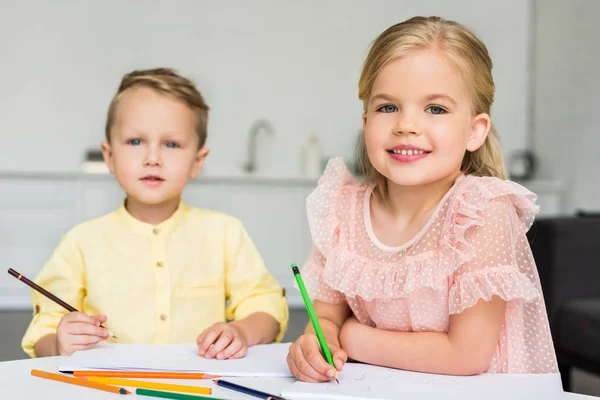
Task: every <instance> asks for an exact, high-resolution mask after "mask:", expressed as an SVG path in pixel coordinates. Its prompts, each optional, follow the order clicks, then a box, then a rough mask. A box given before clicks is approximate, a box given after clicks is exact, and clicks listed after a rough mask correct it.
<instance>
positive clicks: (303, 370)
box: [286, 333, 348, 382]
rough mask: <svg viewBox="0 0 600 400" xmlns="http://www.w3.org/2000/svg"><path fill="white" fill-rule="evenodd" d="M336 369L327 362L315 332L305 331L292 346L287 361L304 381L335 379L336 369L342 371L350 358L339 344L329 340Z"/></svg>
mask: <svg viewBox="0 0 600 400" xmlns="http://www.w3.org/2000/svg"><path fill="white" fill-rule="evenodd" d="M327 345H328V347H329V350H330V351H331V355H332V357H333V363H334V364H335V369H334V368H333V367H332V366H331V365H329V364H328V363H327V361H326V360H325V357H324V356H323V354H321V346H320V345H319V340H318V339H317V336H316V335H315V334H314V333H305V334H304V335H302V336H300V337H299V338H298V340H296V341H295V342H294V343H292V345H291V346H290V350H289V353H288V356H287V358H286V361H287V363H288V367H289V368H290V371H291V372H292V374H294V376H295V377H296V378H297V379H299V380H301V381H304V382H328V381H331V380H332V379H334V376H335V372H336V371H335V370H336V369H337V370H338V371H341V370H342V368H343V367H344V363H345V362H346V360H347V359H348V356H347V355H346V352H345V351H344V350H342V349H341V348H340V347H339V345H336V344H333V343H330V342H327Z"/></svg>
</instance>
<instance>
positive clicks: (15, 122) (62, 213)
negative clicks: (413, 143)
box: [0, 0, 600, 395]
mask: <svg viewBox="0 0 600 400" xmlns="http://www.w3.org/2000/svg"><path fill="white" fill-rule="evenodd" d="M414 15H439V16H442V17H445V18H449V19H454V20H457V21H458V22H461V23H463V24H465V25H467V26H468V27H470V28H471V29H472V30H474V31H475V33H476V34H478V35H479V37H480V38H481V39H482V40H483V41H484V42H485V43H486V45H487V46H488V49H489V51H490V54H491V57H492V59H493V61H494V70H493V74H494V79H495V83H496V87H497V94H496V100H495V103H494V107H493V109H492V120H493V121H494V123H495V124H496V126H497V128H498V130H499V132H500V136H501V140H502V144H503V148H504V152H505V157H506V162H507V165H508V167H509V170H510V172H511V175H512V177H513V179H514V180H517V181H518V182H519V183H521V184H523V185H525V186H526V187H528V188H529V189H530V190H532V191H534V192H536V193H537V194H538V196H539V199H538V203H539V205H540V207H541V211H540V215H539V224H536V225H534V227H533V229H532V231H531V232H530V235H531V238H530V239H531V241H532V247H533V248H534V254H535V257H536V261H537V262H538V268H539V269H540V275H541V277H542V283H543V285H544V292H545V293H544V294H545V296H546V297H547V299H546V301H547V303H548V308H549V315H550V319H551V324H552V330H553V336H554V340H555V345H556V347H557V351H558V352H559V358H560V360H561V365H562V368H563V371H569V372H567V374H568V375H569V376H572V378H573V381H572V390H574V391H579V392H582V393H589V394H596V395H600V379H599V378H597V374H598V373H600V341H599V339H600V283H598V282H600V265H599V262H600V261H598V260H600V252H599V250H598V248H600V246H599V245H600V239H598V238H600V218H598V215H599V214H600V200H599V199H600V185H599V179H598V174H599V173H600V152H599V151H598V148H599V147H600V135H599V133H600V122H599V119H598V115H599V114H600V98H599V97H598V91H599V90H600V78H599V77H598V73H597V71H598V63H599V62H600V32H599V31H598V29H597V18H598V16H599V15H600V1H597V0H488V1H486V2H485V3H484V2H482V1H480V0H454V1H452V2H447V1H443V0H420V1H407V0H393V1H392V0H373V1H369V2H367V1H358V0H356V1H343V0H325V1H316V0H305V1H285V2H284V1H275V0H253V1H251V2H249V1H241V0H231V1H227V2H217V1H214V0H213V1H208V0H176V1H158V0H146V1H134V0H130V1H127V2H124V1H117V0H105V1H102V2H91V1H75V0H62V1H60V2H50V1H42V0H19V1H17V0H0V60H1V64H0V71H1V73H0V135H1V138H2V142H1V143H2V145H1V146H0V260H2V265H3V267H4V268H5V269H8V268H10V267H12V268H15V269H17V270H19V271H20V272H22V273H23V274H24V275H26V276H29V277H30V278H33V277H35V275H36V274H37V272H38V271H39V269H40V268H41V267H42V266H43V264H44V262H45V261H46V260H47V259H48V257H49V256H50V254H51V252H52V250H53V249H54V248H55V246H56V245H57V243H58V240H59V238H60V236H61V235H62V234H64V233H65V232H67V231H68V230H69V229H70V228H71V227H72V226H73V225H75V224H77V223H80V222H83V221H85V220H88V219H90V218H94V217H97V216H100V215H103V214H105V213H107V212H110V211H112V210H113V209H115V208H117V207H118V206H119V204H120V202H121V200H122V198H123V193H122V192H121V190H120V188H119V187H118V185H117V184H116V183H115V181H114V179H113V178H112V176H110V175H108V174H107V173H106V171H105V168H104V166H103V164H102V162H101V161H99V159H98V151H99V148H100V142H101V141H102V140H103V137H104V123H105V116H106V110H107V107H108V103H109V102H110V99H111V97H112V96H113V94H114V93H115V92H116V89H117V86H118V84H119V81H120V79H121V77H122V76H123V74H125V73H127V72H130V71H131V70H134V69H146V68H153V67H172V68H175V69H177V70H178V71H179V72H180V73H182V74H183V75H185V76H187V77H190V78H191V79H193V80H194V81H195V82H196V84H197V86H198V88H199V89H200V91H201V92H202V94H203V95H204V97H205V99H206V101H207V103H208V104H209V106H210V107H211V111H210V117H209V133H208V144H207V146H208V147H209V148H210V149H211V153H210V156H209V158H208V159H207V163H206V167H205V170H204V172H203V174H202V176H201V177H200V178H198V179H197V180H196V181H194V182H192V183H191V184H190V186H189V187H188V189H187V190H186V192H185V193H184V199H185V201H186V202H187V203H188V204H190V205H192V206H197V207H202V208H210V209H216V210H220V211H224V212H227V213H229V214H232V215H234V216H236V217H238V218H240V219H241V220H242V222H243V223H244V224H245V226H246V228H247V229H248V231H249V233H250V235H251V236H252V238H253V240H254V242H255V244H256V245H257V247H258V249H259V250H260V252H261V253H262V255H263V257H264V259H265V262H266V264H267V266H268V268H269V269H270V270H271V271H272V273H273V274H274V275H275V277H276V278H277V279H278V280H279V282H280V283H281V285H282V286H284V287H285V288H286V289H287V293H288V300H289V303H290V307H291V308H292V323H291V328H290V332H289V333H288V336H287V337H286V340H288V341H291V340H294V339H295V337H296V336H297V335H298V334H299V333H300V332H301V330H302V329H303V324H305V323H306V313H305V311H304V310H303V307H302V304H301V299H300V297H299V295H298V293H297V291H296V290H295V289H294V288H293V284H292V283H293V277H292V274H291V273H290V271H289V265H290V264H291V263H298V264H302V263H303V262H304V259H305V258H306V256H307V255H308V252H309V251H310V248H311V239H310V233H309V231H308V224H307V222H306V215H305V199H306V196H307V195H308V194H309V193H310V192H311V191H312V190H313V189H314V187H315V186H316V183H317V179H318V176H319V174H320V173H321V172H322V171H323V168H324V165H325V164H326V161H327V160H328V159H329V158H331V157H343V158H344V159H345V160H346V162H347V164H348V166H349V167H350V168H351V170H352V171H356V169H355V166H356V144H357V140H358V137H359V135H360V132H361V112H362V105H361V103H360V102H359V100H358V97H357V96H358V95H357V93H358V88H357V87H358V77H359V73H360V68H361V65H362V62H363V60H364V57H365V55H366V52H367V50H368V46H369V44H370V43H371V42H372V41H373V40H374V39H375V37H376V36H377V35H378V34H379V33H380V32H381V31H383V30H384V29H385V28H387V27H388V26H390V25H392V24H394V23H397V22H400V21H402V20H405V19H407V18H410V17H412V16H414ZM30 317H31V303H30V300H29V292H28V289H27V287H26V286H25V285H22V284H20V283H19V282H17V281H16V280H15V279H13V278H11V277H10V276H9V275H8V274H4V273H3V274H0V361H2V360H11V359H16V358H23V357H25V354H24V353H22V352H21V349H20V339H21V336H22V334H23V332H24V330H25V329H26V326H27V324H28V322H29V319H30ZM570 367H575V368H574V369H573V371H574V373H573V374H572V375H571V371H570ZM563 373H564V372H563Z"/></svg>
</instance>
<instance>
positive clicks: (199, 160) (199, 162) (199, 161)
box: [190, 147, 210, 179]
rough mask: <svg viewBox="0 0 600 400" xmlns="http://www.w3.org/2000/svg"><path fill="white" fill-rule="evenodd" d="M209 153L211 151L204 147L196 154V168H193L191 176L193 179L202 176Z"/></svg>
mask: <svg viewBox="0 0 600 400" xmlns="http://www.w3.org/2000/svg"><path fill="white" fill-rule="evenodd" d="M209 152H210V150H209V149H208V148H206V147H203V148H201V149H200V150H198V152H197V153H196V159H195V160H194V166H193V167H192V172H191V174H190V178H191V179H194V178H196V177H197V176H198V174H200V171H201V170H202V166H203V165H204V160H205V159H206V156H208V153H209Z"/></svg>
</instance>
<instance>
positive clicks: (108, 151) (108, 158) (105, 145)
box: [100, 142, 115, 174]
mask: <svg viewBox="0 0 600 400" xmlns="http://www.w3.org/2000/svg"><path fill="white" fill-rule="evenodd" d="M100 147H101V149H102V158H104V163H105V164H106V166H107V167H108V170H109V171H110V173H111V174H114V173H115V165H114V162H113V154H112V148H111V147H110V143H109V142H102V144H101V146H100Z"/></svg>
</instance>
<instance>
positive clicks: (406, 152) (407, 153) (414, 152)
mask: <svg viewBox="0 0 600 400" xmlns="http://www.w3.org/2000/svg"><path fill="white" fill-rule="evenodd" d="M392 152H393V153H394V154H402V155H403V156H412V155H417V154H424V153H425V152H424V151H423V150H400V149H396V150H392Z"/></svg>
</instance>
